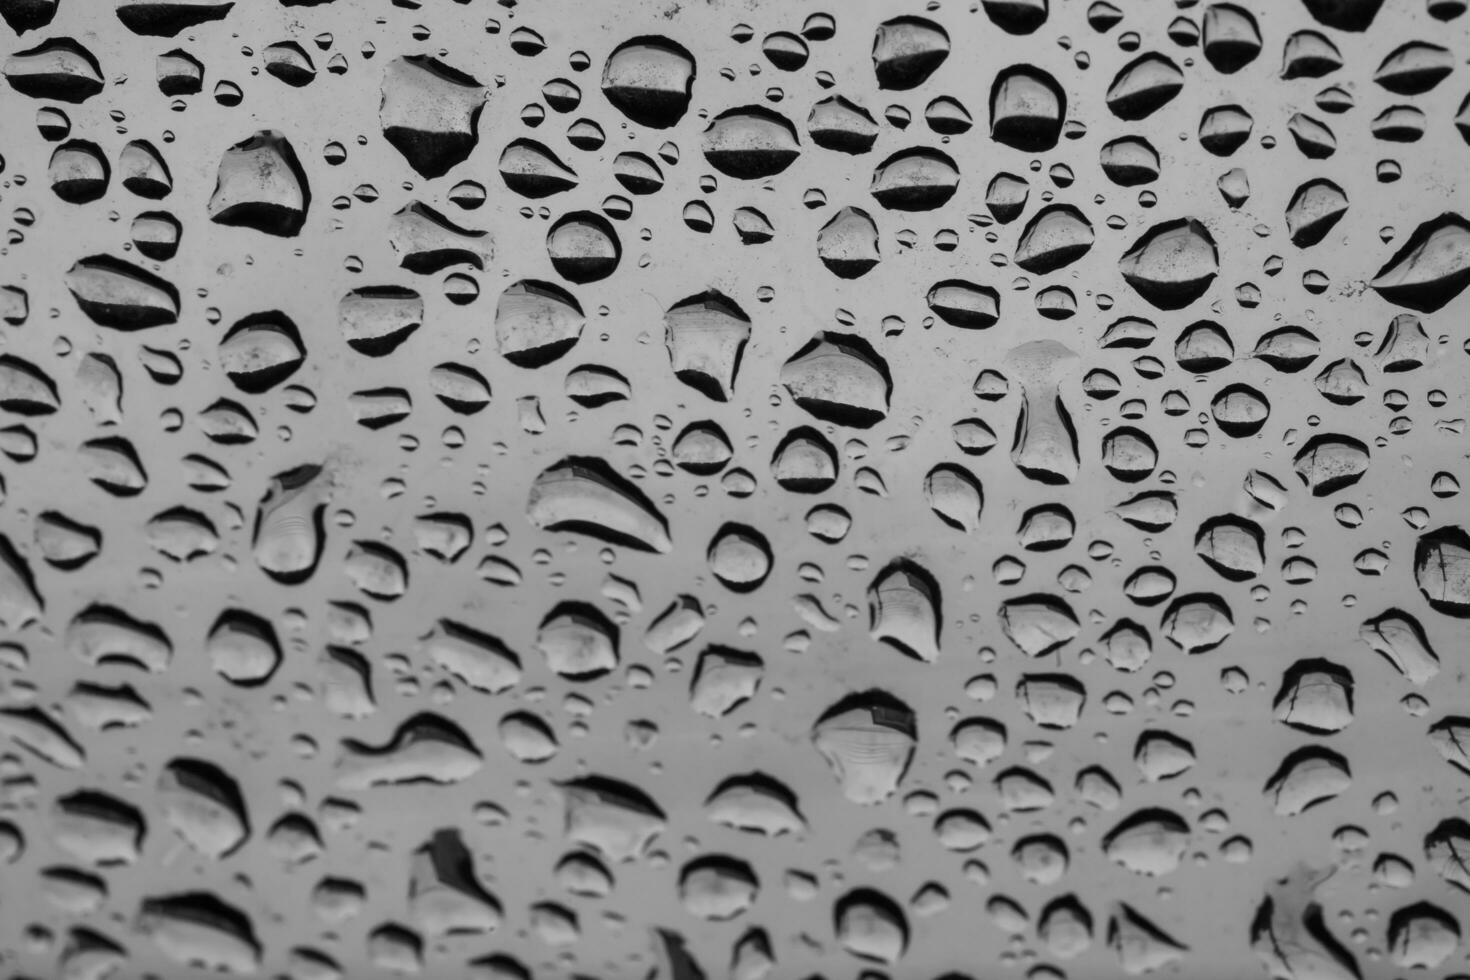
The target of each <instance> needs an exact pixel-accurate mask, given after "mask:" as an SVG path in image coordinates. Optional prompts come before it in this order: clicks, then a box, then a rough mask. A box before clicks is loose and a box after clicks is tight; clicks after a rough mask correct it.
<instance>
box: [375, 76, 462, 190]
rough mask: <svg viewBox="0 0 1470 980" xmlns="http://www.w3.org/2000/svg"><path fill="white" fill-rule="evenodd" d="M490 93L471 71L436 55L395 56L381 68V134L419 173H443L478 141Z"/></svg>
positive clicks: (432, 175)
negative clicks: (480, 121) (463, 69)
mask: <svg viewBox="0 0 1470 980" xmlns="http://www.w3.org/2000/svg"><path fill="white" fill-rule="evenodd" d="M487 94H488V92H487V90H486V89H485V87H484V86H482V85H481V84H480V83H479V82H477V81H476V80H475V79H474V78H473V77H471V76H470V75H467V74H465V73H464V72H462V71H460V70H459V69H457V68H453V67H450V66H449V65H447V64H445V63H444V62H442V61H439V60H438V59H437V58H433V57H430V56H429V55H409V56H408V57H404V58H396V59H394V60H393V61H391V62H390V63H389V64H388V66H387V68H386V69H385V70H384V72H383V82H382V102H381V106H380V108H379V110H378V117H379V121H380V123H381V125H382V127H383V137H384V138H385V139H386V140H387V141H388V142H389V143H390V144H391V145H392V146H393V148H394V149H396V150H397V151H398V152H399V153H401V154H403V158H404V159H405V160H406V161H408V165H409V166H410V167H412V168H413V169H414V171H415V172H417V173H418V174H419V175H420V176H423V177H439V176H442V175H444V174H445V173H448V172H449V171H450V170H451V169H452V168H453V167H455V166H456V165H457V164H459V163H462V162H463V161H465V160H466V159H468V158H469V155H470V153H471V152H472V151H473V150H474V148H475V146H476V144H477V143H478V142H479V119H480V111H481V109H482V108H483V106H484V103H485V99H486V96H487Z"/></svg>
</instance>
